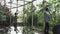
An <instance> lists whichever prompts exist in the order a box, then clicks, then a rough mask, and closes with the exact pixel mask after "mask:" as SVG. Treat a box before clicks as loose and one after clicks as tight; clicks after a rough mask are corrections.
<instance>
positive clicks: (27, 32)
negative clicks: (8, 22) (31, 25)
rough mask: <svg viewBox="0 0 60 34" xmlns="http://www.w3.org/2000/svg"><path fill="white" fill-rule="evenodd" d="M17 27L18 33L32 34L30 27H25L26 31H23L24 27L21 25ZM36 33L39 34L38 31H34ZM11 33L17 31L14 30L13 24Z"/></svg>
mask: <svg viewBox="0 0 60 34" xmlns="http://www.w3.org/2000/svg"><path fill="white" fill-rule="evenodd" d="M17 29H18V33H17V34H23V33H24V34H32V32H31V31H30V30H29V29H24V30H25V32H23V27H20V26H18V27H17ZM33 33H34V34H38V33H37V32H33ZM10 34H16V32H15V31H14V27H13V26H12V27H11V33H10Z"/></svg>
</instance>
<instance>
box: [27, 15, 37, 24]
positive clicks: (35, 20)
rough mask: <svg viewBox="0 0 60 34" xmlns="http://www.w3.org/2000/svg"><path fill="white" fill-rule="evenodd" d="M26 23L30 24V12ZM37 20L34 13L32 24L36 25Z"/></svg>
mask: <svg viewBox="0 0 60 34" xmlns="http://www.w3.org/2000/svg"><path fill="white" fill-rule="evenodd" d="M27 21H28V24H30V25H32V14H30V15H29V16H28V19H27ZM37 22H38V16H37V15H36V14H33V25H36V24H37Z"/></svg>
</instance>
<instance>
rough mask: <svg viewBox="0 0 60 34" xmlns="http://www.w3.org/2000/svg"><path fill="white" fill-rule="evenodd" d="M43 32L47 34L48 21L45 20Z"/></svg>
mask: <svg viewBox="0 0 60 34" xmlns="http://www.w3.org/2000/svg"><path fill="white" fill-rule="evenodd" d="M44 34H49V23H48V22H45V28H44Z"/></svg>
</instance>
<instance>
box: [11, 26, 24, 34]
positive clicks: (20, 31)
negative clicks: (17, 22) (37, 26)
mask: <svg viewBox="0 0 60 34" xmlns="http://www.w3.org/2000/svg"><path fill="white" fill-rule="evenodd" d="M17 28H18V33H17V34H22V31H23V27H19V26H18V27H17ZM11 34H16V32H15V31H14V27H13V26H12V27H11Z"/></svg>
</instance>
